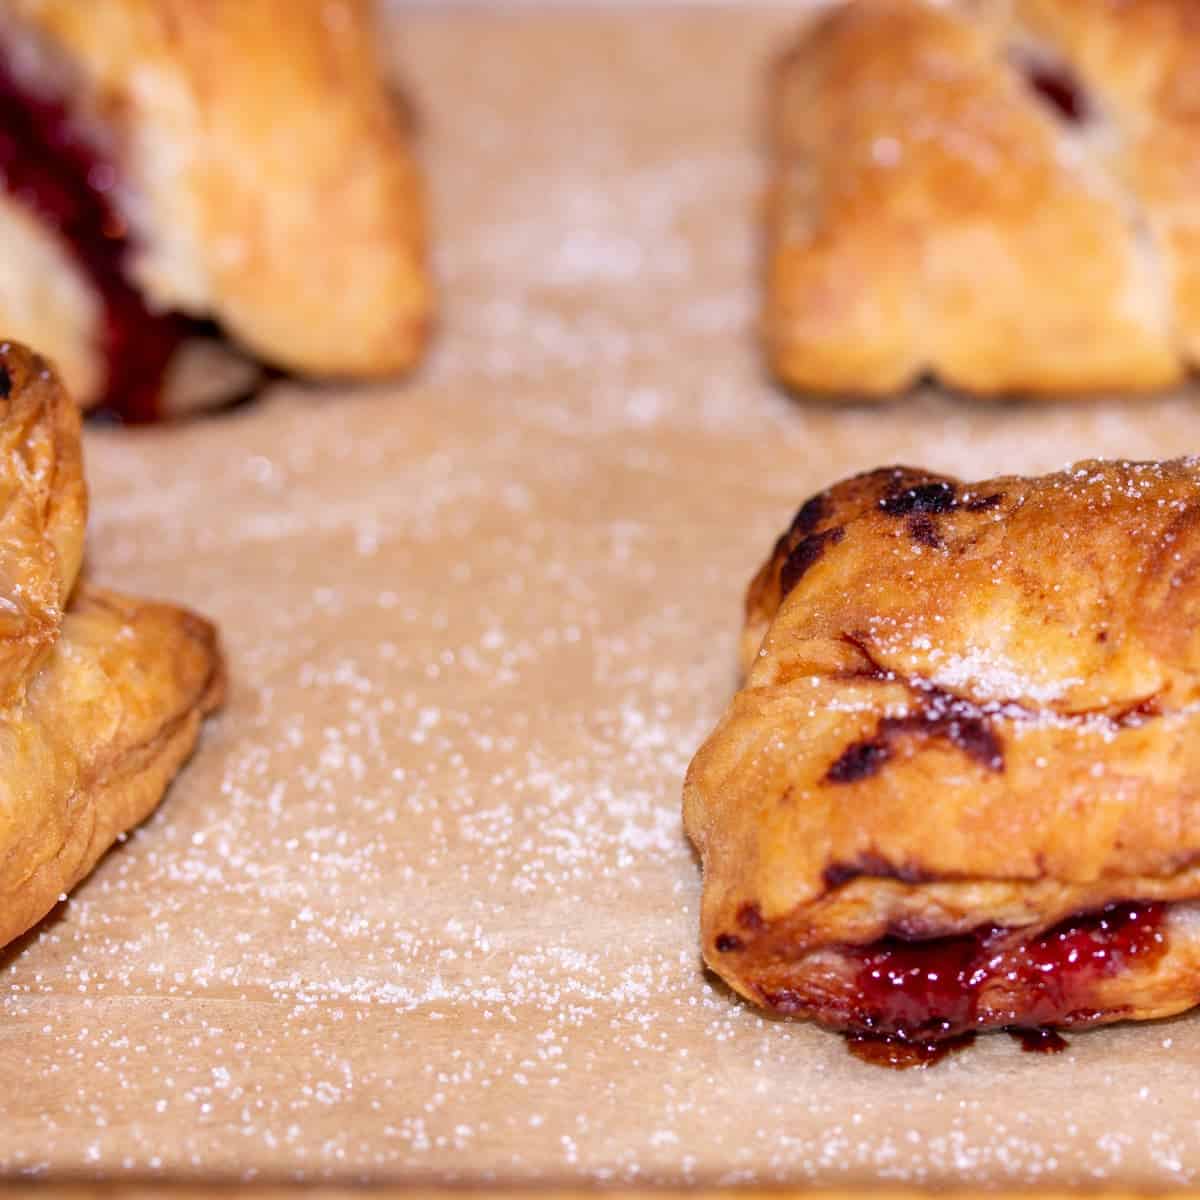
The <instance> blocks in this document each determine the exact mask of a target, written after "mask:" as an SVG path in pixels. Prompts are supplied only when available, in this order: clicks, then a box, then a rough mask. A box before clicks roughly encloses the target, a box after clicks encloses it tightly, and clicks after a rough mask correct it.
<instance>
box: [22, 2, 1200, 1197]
mask: <svg viewBox="0 0 1200 1200" xmlns="http://www.w3.org/2000/svg"><path fill="white" fill-rule="evenodd" d="M400 15H401V18H402V20H403V22H404V24H405V26H406V29H405V33H404V36H403V37H402V38H398V39H397V52H398V56H399V60H400V62H401V63H402V65H403V67H404V70H405V72H406V74H407V76H408V77H409V79H410V80H411V81H412V82H413V84H414V86H415V89H416V92H417V97H418V100H419V106H420V108H421V109H422V110H423V113H424V130H425V134H424V136H425V145H426V149H427V157H428V160H429V164H430V168H431V171H432V185H433V195H434V201H435V204H434V221H433V226H434V229H435V231H436V234H437V239H438V243H437V245H438V250H437V259H438V267H439V271H440V274H441V277H442V280H443V283H444V296H443V302H444V306H445V312H444V320H443V327H442V331H441V336H440V340H439V342H438V344H437V348H436V350H435V352H434V354H433V356H432V360H431V363H430V365H429V367H428V369H427V370H426V371H425V372H423V373H422V374H420V375H419V376H418V377H417V378H416V379H415V380H414V381H412V382H411V383H410V384H408V385H407V386H401V387H397V388H379V389H374V390H371V389H367V390H364V391H362V392H360V393H358V394H356V395H342V396H333V395H328V396H326V395H323V394H320V393H317V392H303V391H301V390H299V389H290V390H288V389H281V390H280V392H279V393H278V394H277V395H276V396H274V397H273V398H272V400H271V401H270V402H269V403H268V404H266V405H265V406H262V407H260V408H257V409H252V410H249V411H245V412H242V413H239V414H235V415H232V416H230V417H228V418H224V419H221V420H219V421H212V422H207V423H203V424H199V425H196V426H193V427H190V428H188V429H187V430H185V431H182V432H180V431H151V432H146V433H138V434H115V433H106V432H93V433H91V434H90V435H89V440H88V447H87V449H88V454H89V467H90V475H91V478H92V482H93V492H94V519H93V529H92V543H91V544H92V547H93V549H92V561H93V569H94V572H95V573H96V574H97V575H98V576H99V577H100V578H102V579H103V580H105V581H109V582H113V583H117V584H119V585H120V586H122V587H126V588H129V589H131V590H142V591H146V592H148V593H151V594H160V595H166V596H169V597H172V598H175V599H179V600H182V601H185V602H187V603H189V604H192V605H194V606H195V607H197V608H200V609H202V610H203V611H206V612H208V613H210V614H211V615H213V616H214V617H216V618H217V619H218V620H219V621H220V623H221V625H222V629H223V631H224V634H225V638H226V643H227V649H228V652H229V658H230V662H231V666H232V672H233V691H232V696H231V701H230V705H229V707H228V709H227V710H226V711H225V713H224V715H223V716H221V717H220V718H219V719H218V720H217V721H216V722H215V723H214V724H213V725H212V727H211V728H210V729H209V731H208V733H207V734H206V736H205V740H204V745H203V746H202V749H201V752H200V753H199V754H198V755H197V757H196V758H195V760H194V761H193V763H192V764H191V765H190V766H189V768H188V769H187V771H186V772H185V774H184V775H183V776H182V777H181V778H180V779H179V781H178V782H177V784H176V785H175V787H174V788H173V789H172V791H171V793H170V794H169V796H168V799H167V801H166V803H165V805H164V806H163V808H162V809H161V810H160V812H159V813H158V814H157V815H156V816H155V817H154V818H153V819H152V820H151V821H150V822H149V823H148V824H147V825H146V826H145V827H144V828H143V829H141V830H139V831H137V832H136V833H134V834H133V835H132V836H131V837H130V838H129V839H128V840H127V841H126V843H125V845H124V846H122V847H119V848H118V850H117V851H116V852H115V853H114V854H112V855H111V856H110V857H109V858H108V859H107V860H106V861H105V862H104V864H103V865H102V867H101V868H100V870H99V871H98V872H97V874H96V875H95V876H94V877H93V879H92V880H91V881H90V882H89V883H88V884H87V885H86V886H85V887H83V888H81V889H80V890H79V891H77V892H76V894H75V895H74V896H73V897H72V898H71V899H70V900H69V901H68V902H67V903H66V904H65V905H63V907H62V909H61V910H60V913H59V914H58V917H57V919H55V920H52V921H50V922H48V923H47V924H46V925H44V926H43V928H42V929H41V930H40V932H39V933H38V934H36V935H35V936H34V937H32V938H31V939H29V940H28V942H27V944H25V945H24V946H22V947H20V948H19V950H18V951H17V952H15V953H13V954H11V955H10V956H9V958H8V960H7V962H6V964H5V966H4V970H3V975H2V976H0V1004H2V1006H3V1016H4V1020H3V1022H2V1023H0V1053H2V1054H3V1061H4V1065H5V1070H6V1075H5V1078H6V1080H7V1082H8V1084H9V1087H10V1090H11V1091H12V1093H13V1094H14V1096H17V1097H19V1103H18V1102H10V1104H9V1105H8V1106H7V1108H6V1118H7V1119H6V1121H5V1122H4V1124H3V1126H2V1127H0V1162H2V1163H3V1165H4V1166H5V1167H6V1168H7V1169H9V1170H10V1171H13V1172H27V1173H36V1174H54V1173H63V1174H65V1173H71V1174H72V1175H78V1174H80V1173H82V1174H85V1175H92V1174H94V1175H103V1176H119V1175H121V1174H122V1173H126V1172H128V1173H133V1174H137V1175H144V1174H147V1173H149V1174H159V1175H163V1176H171V1177H176V1176H214V1175H216V1176H222V1177H230V1176H233V1177H257V1178H281V1179H285V1180H286V1179H321V1178H338V1179H345V1180H355V1179H383V1178H388V1179H395V1178H405V1179H412V1180H435V1181H448V1180H471V1181H479V1182H486V1181H489V1180H508V1179H541V1180H553V1179H567V1180H576V1179H582V1180H588V1181H613V1182H651V1181H654V1182H660V1181H662V1182H666V1181H670V1182H686V1181H713V1182H717V1181H719V1182H725V1183H769V1182H773V1181H785V1180H786V1181H819V1182H822V1183H826V1184H836V1183H849V1182H867V1181H876V1180H879V1179H885V1180H891V1181H896V1182H905V1183H926V1182H946V1181H949V1180H957V1181H960V1182H961V1181H970V1182H982V1183H993V1184H996V1183H1016V1182H1023V1183H1031V1182H1050V1181H1053V1182H1074V1183H1092V1182H1095V1183H1109V1184H1115V1183H1121V1184H1130V1185H1134V1186H1143V1185H1144V1186H1150V1185H1165V1184H1169V1183H1178V1182H1185V1181H1187V1180H1190V1179H1193V1178H1194V1175H1195V1171H1196V1166H1195V1164H1196V1163H1197V1162H1200V1154H1198V1151H1200V1132H1198V1130H1197V1127H1196V1125H1195V1122H1194V1120H1193V1116H1192V1114H1194V1113H1195V1112H1196V1111H1197V1102H1198V1101H1200V1085H1197V1084H1196V1082H1195V1076H1196V1072H1195V1070H1194V1066H1193V1064H1194V1062H1195V1061H1196V1059H1197V1056H1198V1055H1200V1037H1198V1036H1197V1032H1196V1028H1195V1023H1194V1022H1190V1021H1188V1020H1181V1021H1177V1022H1173V1023H1171V1024H1170V1025H1169V1026H1166V1027H1157V1028H1142V1029H1116V1030H1112V1031H1106V1032H1101V1033H1096V1034H1090V1035H1085V1036H1080V1037H1077V1038H1074V1039H1072V1047H1071V1049H1070V1051H1068V1052H1067V1053H1066V1054H1064V1055H1061V1056H1059V1057H1058V1058H1057V1059H1054V1060H1046V1059H1042V1058H1040V1057H1035V1056H1022V1055H1021V1054H1020V1053H1019V1052H1018V1051H1017V1050H1016V1048H1015V1047H1013V1046H1011V1045H1010V1044H1009V1043H1008V1042H1007V1040H997V1039H983V1040H982V1041H981V1044H980V1045H979V1046H978V1047H977V1048H976V1049H975V1050H974V1051H972V1052H971V1053H970V1054H969V1055H963V1056H960V1057H959V1058H958V1059H957V1060H955V1061H951V1062H948V1063H946V1064H944V1065H942V1066H940V1067H938V1068H937V1069H936V1070H934V1071H932V1072H929V1073H927V1074H925V1075H921V1074H916V1075H909V1076H899V1075H892V1074H887V1075H883V1074H881V1073H879V1072H877V1071H875V1070H873V1069H871V1068H868V1067H866V1066H864V1065H862V1064H859V1063H857V1062H855V1061H854V1060H852V1059H850V1058H849V1057H848V1056H847V1055H846V1054H845V1052H844V1050H843V1048H842V1045H841V1043H840V1042H839V1041H838V1040H837V1039H835V1038H833V1037H831V1036H829V1035H826V1034H823V1033H821V1032H819V1031H817V1030H814V1029H811V1028H808V1027H806V1026H802V1025H797V1024H789V1023H787V1022H780V1021H771V1020H766V1019H764V1018H762V1017H760V1016H758V1015H757V1014H756V1013H755V1012H753V1011H752V1010H751V1009H750V1008H749V1007H748V1006H747V1005H745V1004H744V1003H742V1002H741V1001H739V1000H738V999H736V998H735V997H733V996H731V995H730V994H729V993H728V992H726V991H724V990H722V989H721V987H720V986H719V985H717V984H716V983H714V981H713V980H711V979H710V978H708V977H706V976H705V975H704V973H703V972H702V970H701V967H700V962H699V941H698V933H697V929H698V910H697V905H698V901H699V879H698V871H697V866H696V862H695V859H694V857H693V855H692V853H691V851H690V849H689V848H688V846H687V845H686V843H685V841H684V839H683V836H682V833H681V830H680V826H679V790H680V783H681V780H682V776H683V772H684V770H685V768H686V765H687V762H688V760H689V757H690V755H691V753H692V751H693V750H694V749H695V748H696V746H697V745H698V744H699V742H700V741H701V739H702V738H703V737H704V735H705V734H706V733H707V732H708V729H709V728H710V727H711V724H712V723H713V722H714V721H715V719H716V717H717V715H718V714H719V712H720V711H721V708H722V707H723V705H724V702H725V700H726V698H727V696H728V694H729V691H730V689H731V688H732V686H733V684H734V670H735V643H736V637H737V633H738V627H739V622H740V614H741V599H742V591H743V588H744V586H745V583H746V581H747V580H748V578H749V575H750V573H751V571H752V569H753V568H754V567H755V566H757V564H758V561H759V560H760V559H761V557H762V556H763V555H764V554H765V553H766V552H767V550H768V549H769V547H770V545H771V543H772V540H773V538H774V537H775V535H776V534H777V533H778V532H779V530H780V529H781V528H782V527H783V526H784V524H785V523H786V521H787V519H788V518H789V517H790V515H791V512H792V511H793V510H794V508H795V506H796V504H797V503H798V502H799V501H800V500H801V499H803V498H804V497H805V496H806V495H809V494H811V493H812V492H813V491H814V490H816V489H817V488H818V487H820V486H821V485H823V484H825V483H827V482H829V481H830V480H832V479H834V478H837V477H839V476H841V475H844V474H846V473H849V472H851V471H854V470H858V469H861V468H864V467H868V466H874V465H876V464H878V463H880V462H890V461H896V460H908V461H915V462H919V463H924V464H927V465H929V466H930V467H933V468H935V469H943V470H949V471H952V472H954V473H956V474H959V475H961V476H962V477H964V478H982V477H987V476H990V475H994V474H997V473H1001V472H1004V471H1013V470H1015V471H1030V470H1037V469H1043V468H1049V467H1052V466H1057V465H1061V464H1062V463H1063V462H1065V461H1068V460H1070V459H1074V458H1079V457H1083V456H1085V455H1087V454H1101V455H1104V454H1108V455H1113V454H1121V455H1127V456H1131V457H1155V456H1161V455H1164V454H1172V453H1178V452H1181V451H1182V450H1184V449H1186V448H1187V447H1188V445H1189V443H1190V444H1191V445H1195V444H1197V441H1198V438H1197V435H1200V417H1198V416H1197V412H1196V411H1194V408H1193V403H1192V402H1190V401H1187V400H1182V399H1168V400H1163V401H1161V402H1153V403H1145V404H1142V405H1140V406H1138V407H1135V408H1125V407H1122V406H1120V405H1118V404H1116V403H1101V404H1099V405H1097V406H1095V407H1093V408H1087V409H1084V408H1077V407H1069V406H1062V407H1055V406H1049V407H1045V408H1042V407H1035V406H1000V405H982V406H971V405H964V404H961V403H955V402H953V401H949V400H946V399H944V398H939V397H936V396H922V397H917V398H914V399H913V400H912V401H911V402H908V403H906V404H904V405H898V406H895V407H892V408H883V409H868V408H862V407H859V408H850V409H844V410H843V409H835V408H833V407H829V406H822V405H810V406H804V405H800V404H797V403H795V402H793V401H791V400H789V399H787V398H786V397H784V396H782V395H781V394H779V393H777V392H776V391H774V390H773V389H771V388H770V387H769V386H768V385H767V384H766V383H765V382H764V381H763V379H762V378H761V375H760V368H759V361H758V358H757V355H756V353H755V351H754V348H753V340H752V323H753V317H754V311H755V294H756V293H755V274H754V270H755V267H754V264H755V249H754V239H753V235H752V224H751V222H752V218H753V215H754V212H755V211H756V210H755V201H756V197H757V194H758V189H759V185H760V182H761V179H760V175H759V161H758V158H757V141H756V134H755V130H756V125H755V120H756V117H757V114H758V111H759V110H758V107H757V102H756V101H757V97H756V92H755V88H756V86H757V82H758V80H759V78H760V75H759V72H760V70H761V67H762V65H763V62H764V61H765V58H766V55H767V53H768V51H769V50H771V49H773V48H774V47H775V46H776V45H777V44H778V38H779V37H780V36H781V35H783V34H784V33H786V31H787V30H789V29H790V28H791V26H792V22H793V20H794V15H793V14H789V13H788V12H786V11H774V12H772V11H767V10H763V11H756V10H753V9H751V10H746V11H742V12H737V13H734V12H728V11H713V12H707V13H706V12H700V11H691V12H685V13H680V14H670V13H666V12H655V13H652V14H648V15H646V16H645V17H644V18H643V17H639V18H638V20H637V21H633V20H631V19H630V16H629V14H628V13H622V14H619V15H604V14H602V13H589V14H578V13H577V14H559V15H553V14H549V15H546V14H543V15H539V16H537V17H536V18H534V17H532V16H528V15H522V16H507V17H505V16H497V15H489V14H487V13H485V12H481V11H472V10H464V11H458V12H455V11H450V12H433V11H427V12H422V13H409V14H405V13H402V14H400ZM468 53H469V54H470V60H471V62H472V64H473V69H472V70H471V71H470V72H463V71H462V69H461V64H462V62H463V61H464V55H466V54H468Z"/></svg>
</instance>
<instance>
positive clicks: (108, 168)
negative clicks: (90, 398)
mask: <svg viewBox="0 0 1200 1200" xmlns="http://www.w3.org/2000/svg"><path fill="white" fill-rule="evenodd" d="M0 175H2V176H3V185H4V187H5V189H6V190H7V192H8V194H9V195H10V196H11V197H13V199H14V200H17V201H18V202H19V203H21V204H22V205H24V206H25V207H26V208H28V209H29V210H30V211H32V212H33V213H35V214H36V215H37V216H38V217H40V218H41V219H42V220H44V221H45V222H47V223H48V224H50V225H52V226H54V228H55V229H56V230H57V231H58V233H59V235H60V236H61V237H62V238H63V239H64V240H65V241H66V242H67V244H68V245H69V246H70V247H71V250H72V252H73V254H74V256H75V259H76V261H77V262H78V264H79V266H80V267H81V268H82V269H83V270H84V271H85V272H86V273H87V275H88V278H89V280H90V282H91V284H92V286H93V287H94V288H95V289H96V291H97V293H98V294H99V296H100V298H101V301H102V304H103V329H102V337H103V347H102V349H103V354H104V361H105V370H106V372H107V378H106V381H105V387H104V391H103V394H102V396H101V398H100V410H101V411H103V412H107V413H108V414H109V415H111V416H115V417H117V418H118V419H120V420H123V421H130V422H144V421H153V420H156V419H158V418H159V417H160V416H161V415H162V413H161V411H160V399H161V392H162V381H163V376H164V372H165V371H166V368H167V364H168V362H169V361H170V359H171V356H172V355H173V354H174V353H175V351H176V350H177V349H178V347H179V345H180V343H181V342H182V341H183V340H184V339H185V338H186V337H187V336H189V334H190V333H191V332H192V331H193V330H195V329H197V328H198V327H202V323H201V322H196V321H193V320H191V319H190V318H188V317H184V316H181V315H180V314H178V313H153V312H151V311H150V310H149V309H148V308H147V307H146V305H145V303H144V302H143V300H142V298H141V295H140V294H139V292H138V291H137V290H136V289H135V288H134V287H133V286H132V285H131V284H130V283H129V281H128V279H127V278H126V276H125V273H124V264H125V262H126V258H127V255H128V253H129V250H130V241H129V234H128V230H127V229H126V227H125V225H124V223H123V222H122V220H121V218H120V217H119V215H118V214H117V212H116V209H115V208H114V206H113V204H112V201H111V198H110V197H111V192H112V188H113V184H114V182H115V180H116V169H115V167H114V164H113V163H111V162H109V161H107V160H106V159H105V158H104V156H103V155H101V154H100V153H98V152H97V150H96V148H95V147H94V146H92V145H91V144H90V143H88V142H87V141H85V140H84V139H83V138H82V137H81V135H80V133H79V130H78V128H77V126H76V125H75V124H74V122H72V120H71V119H70V115H69V113H68V112H67V108H66V106H65V105H64V104H61V103H59V102H57V101H54V100H50V99H47V98H46V97H43V96H39V95H37V94H35V93H33V92H31V91H30V90H29V88H27V87H25V86H24V84H23V83H22V82H21V81H20V80H19V79H18V78H17V77H16V75H15V74H14V72H13V70H12V67H11V64H10V63H9V62H8V61H7V60H6V59H5V57H4V56H3V55H0Z"/></svg>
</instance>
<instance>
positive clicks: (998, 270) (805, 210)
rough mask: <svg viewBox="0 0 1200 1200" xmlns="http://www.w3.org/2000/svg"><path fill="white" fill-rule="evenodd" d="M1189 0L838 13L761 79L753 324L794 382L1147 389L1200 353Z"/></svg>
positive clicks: (910, 6)
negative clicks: (762, 218)
mask: <svg viewBox="0 0 1200 1200" xmlns="http://www.w3.org/2000/svg"><path fill="white" fill-rule="evenodd" d="M1198 22H1200V15H1198V14H1197V12H1196V10H1195V6H1194V5H1192V4H1191V3H1190V0H1132V2H1129V0H1097V2H1096V3H1094V4H1082V3H1076V2H1074V0H1011V2H1004V3H1002V2H999V0H978V2H977V3H974V4H969V5H961V6H958V7H955V6H948V5H947V6H943V5H934V4H932V3H923V2H922V0H872V2H871V3H862V4H848V5H845V6H843V7H841V8H839V9H837V10H836V11H835V12H834V13H832V14H831V15H829V16H827V17H825V18H824V19H822V20H821V21H820V22H818V24H817V25H816V26H815V28H814V29H812V30H811V31H810V32H809V33H808V34H806V36H805V37H804V38H803V39H802V41H801V42H800V44H799V45H798V46H797V47H796V48H795V49H794V50H793V51H792V53H791V54H789V55H788V57H787V58H786V59H785V60H784V61H783V63H782V64H781V66H780V69H779V72H778V75H777V77H776V79H775V90H774V93H773V141H774V153H775V158H776V164H775V179H774V184H773V188H772V194H771V202H770V205H769V216H768V242H769V246H768V251H769V260H768V293H767V301H766V316H765V330H766V338H767V343H768V348H769V353H770V357H771V360H772V363H773V365H774V367H775V369H776V371H777V372H778V373H779V375H780V376H781V377H782V378H783V379H785V380H787V381H788V382H790V383H792V384H794V385H795V386H796V387H798V388H802V389H810V390H816V391H828V392H851V393H853V394H856V395H879V394H884V393H888V392H893V391H896V390H898V389H903V388H905V387H906V386H908V385H910V384H912V383H914V382H915V381H917V380H918V379H920V378H922V377H924V376H926V375H933V376H936V377H937V378H939V379H941V380H942V381H943V382H945V383H947V384H950V385H952V386H955V387H959V388H963V389H968V390H972V391H978V392H1005V391H1022V392H1029V393H1061V392H1088V391H1095V390H1099V389H1126V390H1129V389H1139V390H1140V389H1151V388H1158V387H1162V386H1164V385H1167V384H1171V383H1173V382H1176V381H1177V380H1179V379H1180V378H1181V377H1182V376H1183V374H1184V373H1185V372H1186V371H1187V370H1188V369H1189V368H1190V367H1191V366H1193V365H1194V364H1195V363H1196V361H1197V355H1198V354H1200V233H1198V232H1197V229H1198V228H1200V226H1197V223H1196V220H1195V217H1194V208H1195V198H1196V197H1197V196H1200V166H1198V165H1197V156H1196V155H1195V153H1194V152H1193V151H1194V147H1195V145H1196V140H1197V136H1198V135H1200V109H1197V106H1196V105H1195V103H1194V96H1193V93H1194V79H1195V75H1196V72H1197V71H1200V37H1198V36H1197V34H1200V24H1198Z"/></svg>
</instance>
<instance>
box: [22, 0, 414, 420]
mask: <svg viewBox="0 0 1200 1200" xmlns="http://www.w3.org/2000/svg"><path fill="white" fill-rule="evenodd" d="M0 175H2V176H3V181H4V184H5V187H4V189H3V191H2V192H0V248H2V250H3V253H0V333H2V334H3V335H5V336H8V337H13V338H18V339H20V340H21V341H24V342H26V343H28V344H30V345H34V346H36V347H37V348H38V349H39V350H41V351H42V352H44V353H46V354H47V355H48V356H50V357H51V358H52V359H53V360H54V361H55V363H56V364H57V365H58V367H59V369H60V370H61V371H62V373H63V376H64V378H65V380H66V383H67V385H68V389H69V390H70V391H71V393H72V394H73V395H74V396H75V397H76V399H78V400H79V401H80V402H81V403H82V404H83V405H84V406H85V407H88V406H91V405H93V404H102V405H103V406H105V407H106V408H108V409H110V410H112V411H114V412H116V413H119V414H121V415H123V416H125V417H128V418H131V419H150V418H152V417H153V416H155V415H158V414H159V413H160V411H161V410H162V409H164V408H179V407H182V406H184V405H188V404H200V403H209V402H213V401H215V400H217V399H221V398H223V397H231V396H234V395H236V394H237V393H238V391H239V390H246V389H247V388H248V386H250V385H252V383H253V381H254V379H255V378H256V375H257V371H256V369H255V368H254V366H253V365H252V363H251V361H250V359H249V357H248V355H253V356H257V357H258V358H259V359H261V360H263V361H265V362H266V363H268V364H271V365H273V366H276V367H280V368H284V369H288V370H292V371H297V372H302V373H311V374H317V375H337V376H368V375H379V374H384V373H391V372H395V371H398V370H400V369H403V368H405V367H407V366H409V365H410V364H411V363H412V362H413V361H414V359H415V357H416V355H417V353H418V350H419V347H420V345H421V342H422V339H423V337H424V334H425V330H426V327H427V325H428V321H429V293H428V287H427V282H426V276H425V270H424V252H423V240H424V234H423V217H422V203H421V197H420V189H419V183H418V179H417V173H416V169H415V166H414V164H413V161H412V159H411V156H410V153H409V150H408V146H407V139H406V134H405V131H404V129H403V127H402V122H401V119H400V117H399V115H398V112H397V109H396V106H395V104H394V103H393V98H392V97H391V96H390V95H389V94H388V88H387V84H386V81H385V79H384V77H383V74H382V71H381V69H380V66H379V64H378V63H377V61H376V57H375V45H374V41H373V36H372V25H371V7H370V2H369V0H312V2H311V3H310V2H309V0H304V2H302V3H295V2H294V0H253V3H246V2H245V0H87V3H79V0H0ZM214 325H219V327H220V329H221V330H223V331H224V332H225V333H227V334H228V335H230V337H231V338H232V339H233V342H235V343H236V344H237V345H238V346H239V347H241V348H242V349H243V350H244V351H246V352H247V354H246V355H242V354H240V353H239V354H234V353H232V352H231V351H229V350H226V351H225V352H223V353H218V351H217V349H216V347H217V345H218V344H219V343H217V341H216V340H215V337H214V333H215V330H214Z"/></svg>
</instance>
